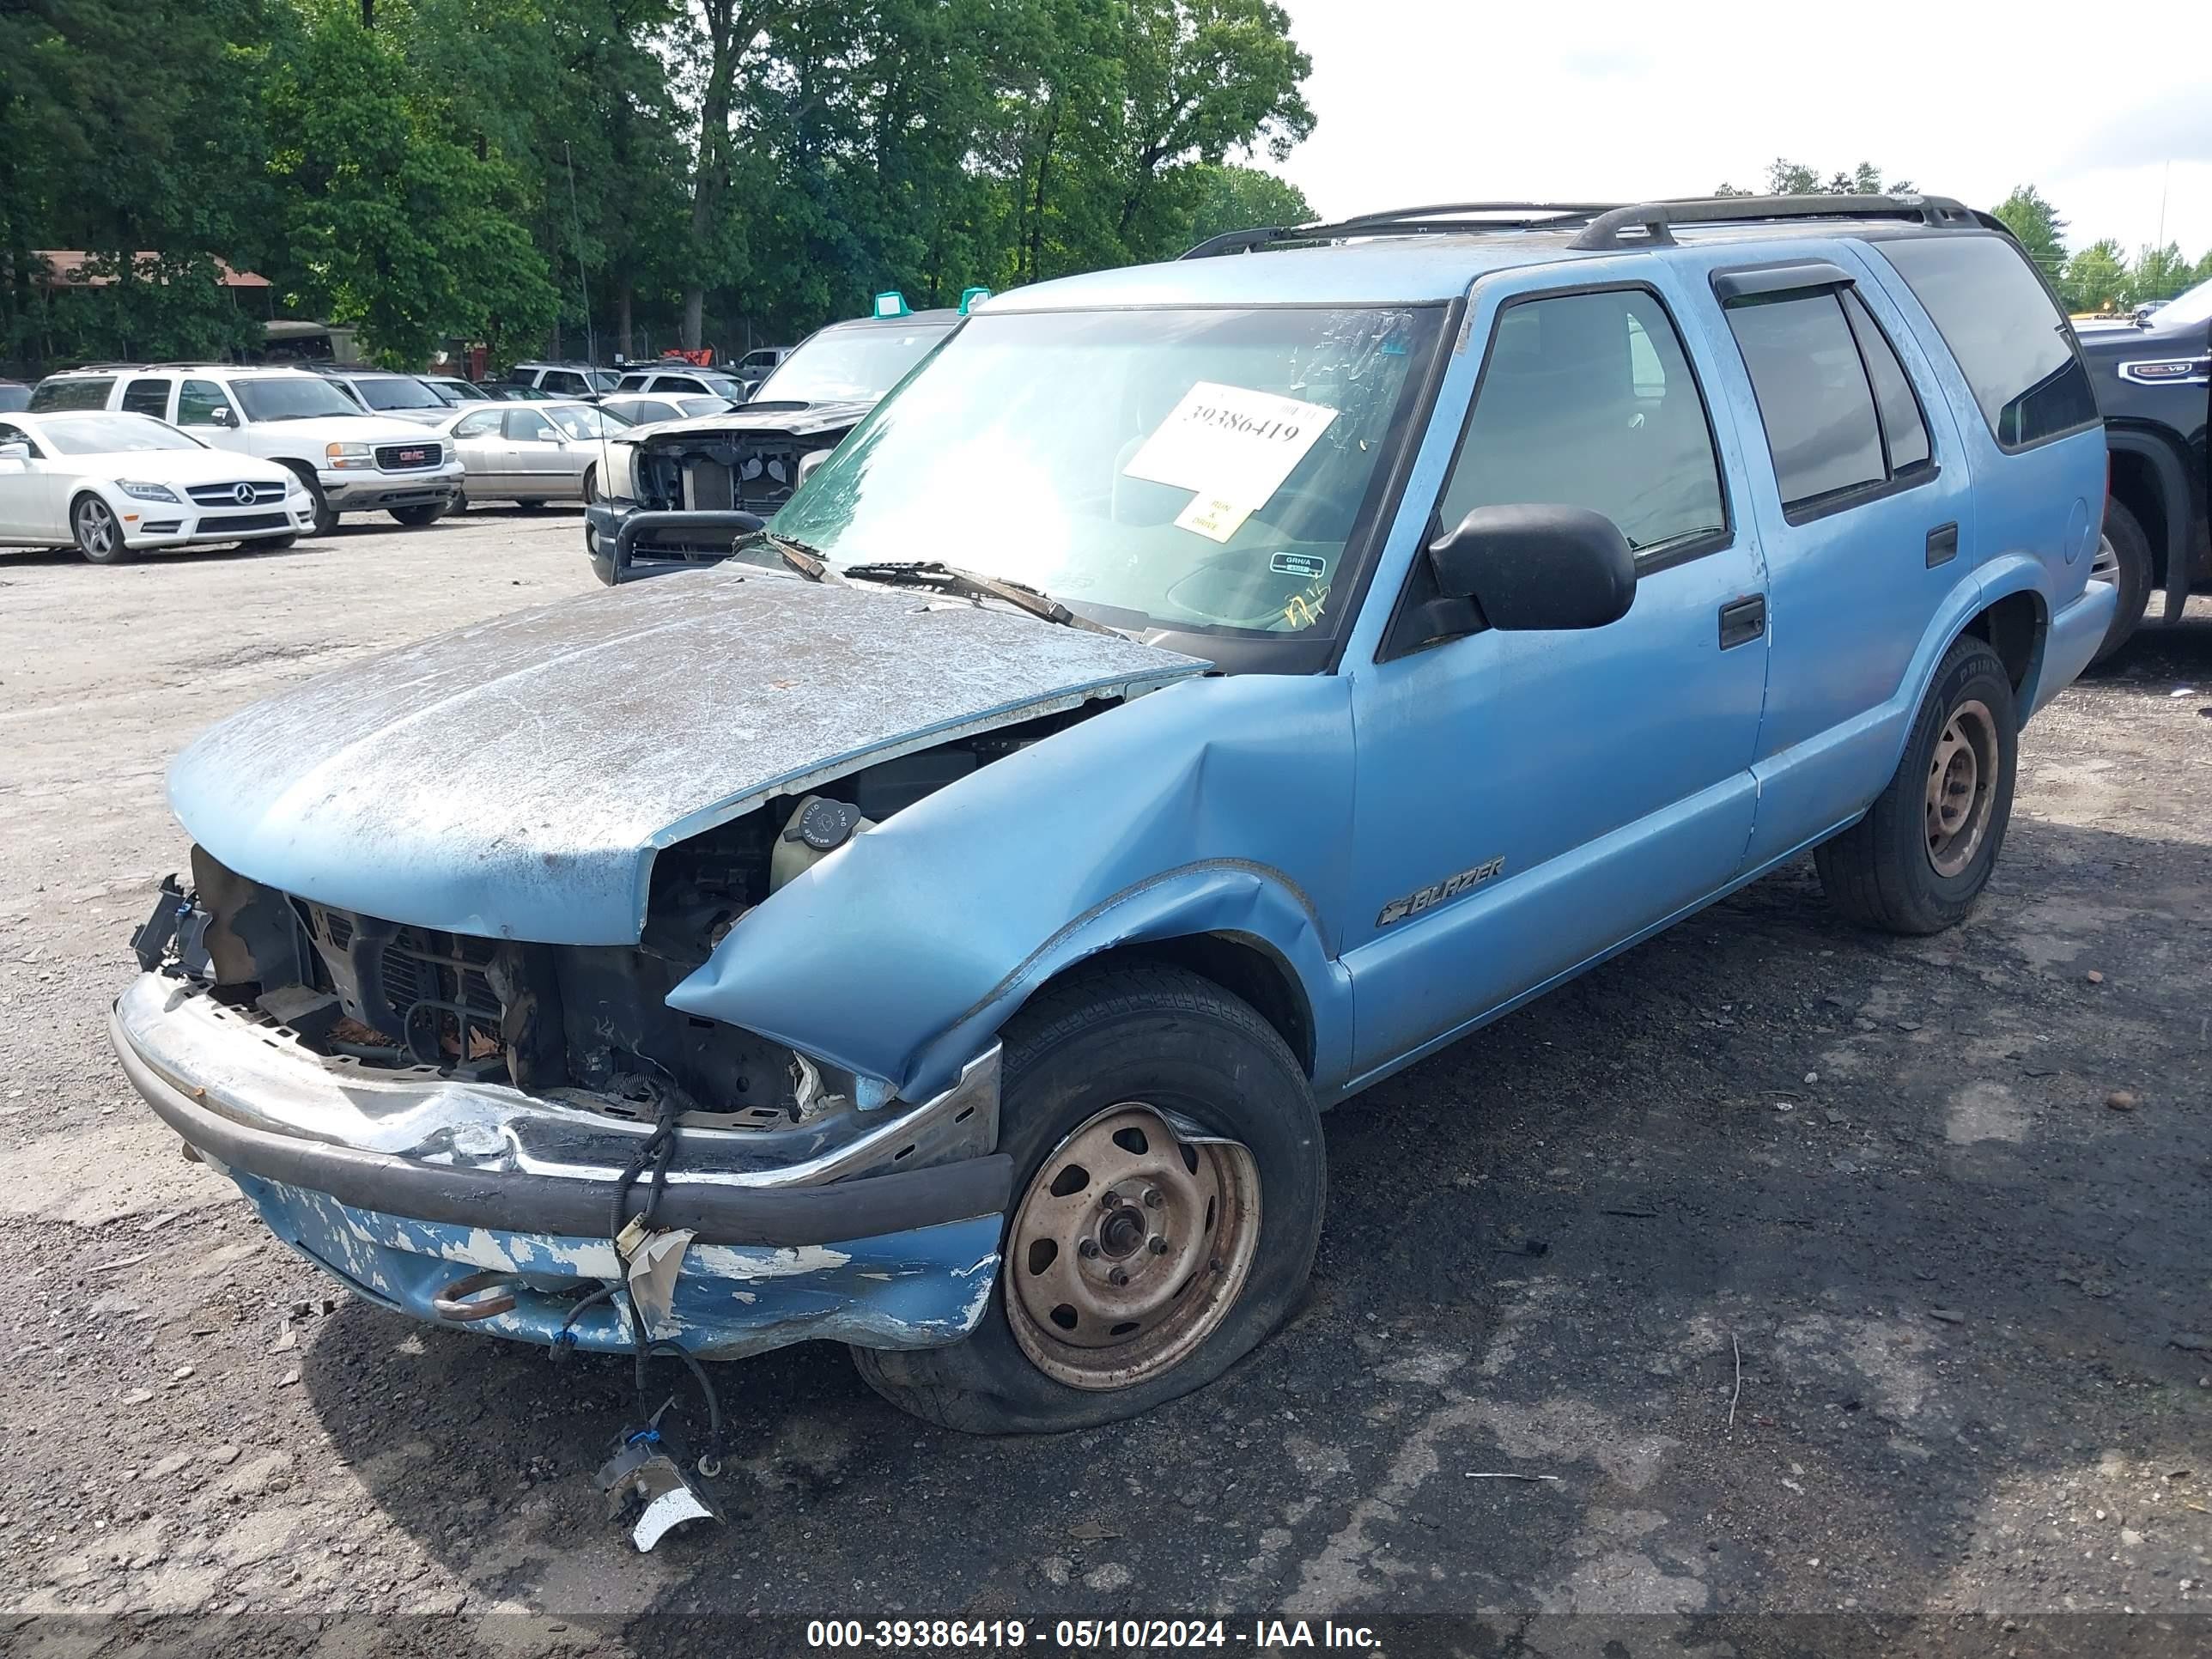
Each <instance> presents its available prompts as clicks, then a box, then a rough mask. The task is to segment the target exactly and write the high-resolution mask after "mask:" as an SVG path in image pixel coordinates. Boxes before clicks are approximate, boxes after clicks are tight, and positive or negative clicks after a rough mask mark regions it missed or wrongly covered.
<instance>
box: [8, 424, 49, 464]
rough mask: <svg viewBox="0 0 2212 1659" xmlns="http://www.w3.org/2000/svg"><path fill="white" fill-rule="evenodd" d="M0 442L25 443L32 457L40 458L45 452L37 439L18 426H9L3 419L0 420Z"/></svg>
mask: <svg viewBox="0 0 2212 1659" xmlns="http://www.w3.org/2000/svg"><path fill="white" fill-rule="evenodd" d="M0 444H22V445H25V446H26V447H28V448H29V450H30V452H31V454H32V457H33V459H40V458H42V457H43V456H44V455H45V453H46V452H45V451H44V450H42V449H40V447H39V445H38V441H37V440H36V439H34V438H33V437H32V436H31V435H30V434H29V433H27V432H26V431H24V430H23V428H21V427H19V426H9V424H8V423H7V422H4V421H0Z"/></svg>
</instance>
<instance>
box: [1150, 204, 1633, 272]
mask: <svg viewBox="0 0 2212 1659" xmlns="http://www.w3.org/2000/svg"><path fill="white" fill-rule="evenodd" d="M1615 205H1616V204H1613V203H1611V202H1437V203H1432V204H1430V205H1428V206H1425V207H1410V208H1393V209H1390V210H1387V211H1385V212H1381V213H1360V214H1355V215H1353V216H1352V217H1351V218H1349V219H1339V220H1334V221H1323V222H1317V223H1314V224H1310V225H1261V226H1255V227H1254V228H1251V229H1249V230H1231V231H1224V232H1223V233H1222V234H1220V235H1218V236H1209V237H1208V238H1206V240H1204V241H1202V242H1200V244H1199V245H1198V246H1196V247H1194V248H1191V249H1190V250H1188V252H1185V253H1183V254H1182V255H1181V256H1180V257H1181V258H1185V259H1206V258H1212V257H1213V256H1215V255H1217V254H1223V253H1250V252H1255V251H1256V250H1258V249H1260V248H1263V247H1269V246H1273V245H1274V244H1275V243H1278V242H1326V241H1335V240H1340V239H1343V238H1346V237H1352V236H1391V235H1397V236H1419V235H1431V236H1433V235H1442V234H1454V233H1465V232H1471V231H1481V230H1531V229H1535V228H1540V227H1546V226H1548V227H1552V228H1564V227H1565V226H1566V225H1569V224H1573V223H1577V222H1581V221H1583V220H1587V219H1589V218H1591V217H1592V216H1595V215H1598V214H1602V213H1606V212H1607V211H1610V210H1612V209H1613V207H1614V206H1615ZM1477 213H1486V214H1510V215H1513V217H1510V218H1490V219H1471V218H1464V217H1462V215H1466V214H1477Z"/></svg>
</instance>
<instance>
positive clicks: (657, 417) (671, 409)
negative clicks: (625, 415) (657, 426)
mask: <svg viewBox="0 0 2212 1659" xmlns="http://www.w3.org/2000/svg"><path fill="white" fill-rule="evenodd" d="M629 417H630V419H632V420H633V421H636V422H641V423H642V422H647V421H672V420H674V419H675V418H676V407H675V405H674V404H663V403H655V402H653V400H652V399H650V398H648V399H647V400H646V401H644V402H642V403H637V404H631V405H630V408H629Z"/></svg>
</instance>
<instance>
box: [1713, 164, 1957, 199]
mask: <svg viewBox="0 0 2212 1659" xmlns="http://www.w3.org/2000/svg"><path fill="white" fill-rule="evenodd" d="M1912 189H1913V185H1912V181H1911V179H1890V180H1888V181H1887V183H1885V182H1884V181H1883V179H1882V176H1881V168H1879V167H1875V164H1874V163H1873V162H1871V161H1862V162H1860V163H1859V164H1858V166H1857V167H1854V168H1852V169H1851V170H1850V172H1848V173H1843V172H1838V173H1830V174H1828V175H1827V176H1826V178H1823V177H1822V176H1821V175H1820V172H1819V171H1818V169H1816V168H1814V167H1808V166H1806V165H1805V163H1804V162H1802V161H1791V160H1790V158H1789V157H1788V156H1786V155H1778V156H1776V157H1775V158H1774V160H1773V161H1771V162H1770V163H1768V165H1767V168H1766V188H1765V190H1764V191H1750V190H1745V189H1742V188H1741V187H1739V186H1737V185H1731V184H1726V183H1723V184H1722V185H1719V186H1718V187H1717V188H1716V189H1715V190H1714V191H1713V194H1714V195H1716V196H1753V195H1766V196H1883V195H1910V194H1911V192H1912Z"/></svg>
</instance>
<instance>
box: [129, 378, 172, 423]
mask: <svg viewBox="0 0 2212 1659" xmlns="http://www.w3.org/2000/svg"><path fill="white" fill-rule="evenodd" d="M123 407H124V408H125V409H127V410H130V411H131V413H132V414H133V415H151V416H153V417H154V418H155V420H157V421H158V420H160V419H161V417H162V416H165V415H167V413H168V412H169V382H168V381H167V380H149V379H147V378H146V377H145V376H144V375H141V376H139V378H138V379H137V380H133V381H131V384H130V385H129V386H125V387H124V388H123Z"/></svg>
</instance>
